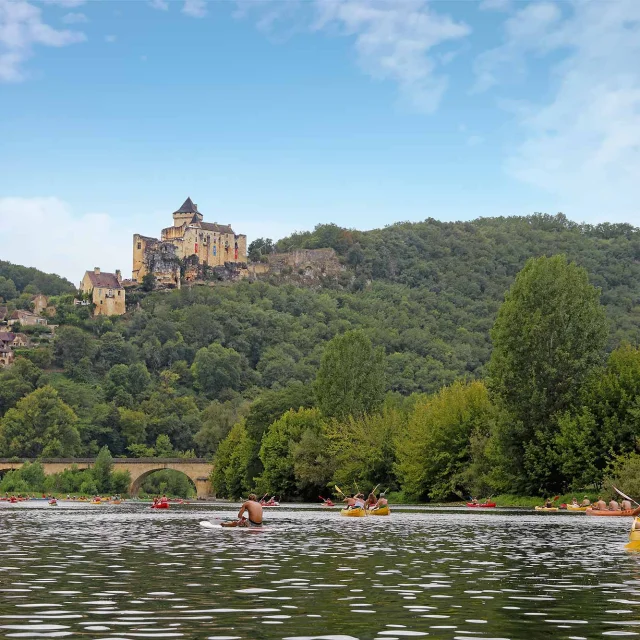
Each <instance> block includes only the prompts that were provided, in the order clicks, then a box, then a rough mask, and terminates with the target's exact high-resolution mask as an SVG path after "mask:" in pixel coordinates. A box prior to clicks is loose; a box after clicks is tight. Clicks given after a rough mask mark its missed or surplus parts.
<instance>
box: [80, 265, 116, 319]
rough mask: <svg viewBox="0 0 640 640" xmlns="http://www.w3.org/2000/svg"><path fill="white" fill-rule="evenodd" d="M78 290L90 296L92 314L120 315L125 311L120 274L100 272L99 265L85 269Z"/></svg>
mask: <svg viewBox="0 0 640 640" xmlns="http://www.w3.org/2000/svg"><path fill="white" fill-rule="evenodd" d="M80 291H81V292H82V293H85V294H87V295H89V296H90V297H91V301H92V302H93V304H94V311H93V315H94V316H121V315H123V314H124V313H125V311H126V306H125V294H124V287H123V286H122V275H121V273H120V270H119V269H117V270H116V272H115V273H106V272H101V271H100V268H99V267H95V268H94V270H93V271H87V272H85V274H84V278H82V282H81V283H80Z"/></svg>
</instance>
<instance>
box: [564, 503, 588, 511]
mask: <svg viewBox="0 0 640 640" xmlns="http://www.w3.org/2000/svg"><path fill="white" fill-rule="evenodd" d="M588 508H589V507H588V506H587V507H581V506H580V505H578V506H575V505H572V504H568V505H567V511H586V510H587V509H588Z"/></svg>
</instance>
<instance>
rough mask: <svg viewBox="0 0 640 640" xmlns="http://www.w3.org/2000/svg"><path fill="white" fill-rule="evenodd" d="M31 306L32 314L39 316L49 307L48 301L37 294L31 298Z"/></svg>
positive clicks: (40, 294)
mask: <svg viewBox="0 0 640 640" xmlns="http://www.w3.org/2000/svg"><path fill="white" fill-rule="evenodd" d="M31 304H33V313H36V314H38V315H40V314H41V313H42V312H43V311H44V310H45V309H46V308H47V306H48V305H49V299H48V298H47V296H45V295H43V294H42V293H39V294H38V295H36V296H33V298H31Z"/></svg>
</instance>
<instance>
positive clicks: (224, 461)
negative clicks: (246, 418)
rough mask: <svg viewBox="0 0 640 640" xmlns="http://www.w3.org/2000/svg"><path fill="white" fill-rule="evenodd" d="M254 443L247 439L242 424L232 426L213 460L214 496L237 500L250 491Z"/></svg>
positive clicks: (212, 482) (247, 435) (212, 480)
mask: <svg viewBox="0 0 640 640" xmlns="http://www.w3.org/2000/svg"><path fill="white" fill-rule="evenodd" d="M254 450H255V442H254V441H253V440H252V439H251V438H250V437H249V434H248V433H247V430H246V429H245V426H244V423H243V422H238V423H237V424H235V425H234V426H233V428H232V429H231V431H230V432H229V435H227V437H226V438H225V439H224V440H223V441H222V442H221V443H220V446H219V447H218V450H217V451H216V455H215V458H214V459H213V472H212V474H211V484H212V485H213V489H214V491H215V492H216V495H218V496H222V497H230V498H237V497H239V496H240V495H242V493H244V492H245V491H249V490H250V489H251V483H252V482H253V479H252V477H251V476H250V474H249V469H250V466H251V456H252V455H253V451H254Z"/></svg>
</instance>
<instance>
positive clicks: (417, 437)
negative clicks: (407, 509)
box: [396, 381, 496, 500]
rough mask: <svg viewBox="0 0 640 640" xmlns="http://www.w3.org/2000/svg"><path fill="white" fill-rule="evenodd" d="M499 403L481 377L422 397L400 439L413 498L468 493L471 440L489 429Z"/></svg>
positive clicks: (402, 468)
mask: <svg viewBox="0 0 640 640" xmlns="http://www.w3.org/2000/svg"><path fill="white" fill-rule="evenodd" d="M495 413H496V411H495V408H494V407H493V406H492V404H491V402H490V400H489V394H488V392H487V388H486V387H485V385H484V384H483V383H482V382H479V381H478V382H471V383H463V382H456V383H454V384H453V385H451V386H450V387H445V388H444V389H442V390H441V391H440V392H439V393H437V394H434V395H432V396H428V397H427V398H426V399H425V400H424V401H423V402H418V403H417V404H416V406H415V408H414V410H413V411H412V412H411V414H410V415H409V418H408V422H407V428H406V432H405V433H403V434H402V435H401V437H400V438H399V439H398V447H397V456H398V463H397V467H396V468H397V472H398V476H399V479H400V482H401V484H402V487H403V490H404V492H405V493H406V495H407V496H408V497H410V498H412V499H419V500H423V499H425V498H430V499H433V500H450V499H452V498H455V496H465V495H469V493H470V487H469V486H468V475H467V470H468V469H469V467H470V465H471V464H472V462H473V458H472V453H473V449H472V441H473V439H474V437H475V438H477V437H481V436H485V437H486V436H487V435H488V434H489V433H491V430H492V426H493V421H494V418H495Z"/></svg>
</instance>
